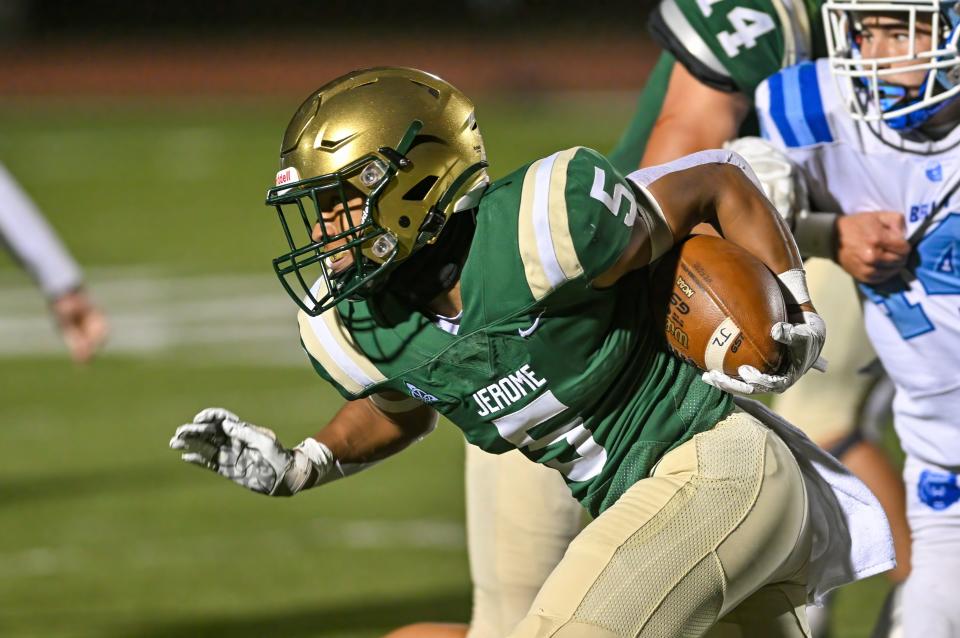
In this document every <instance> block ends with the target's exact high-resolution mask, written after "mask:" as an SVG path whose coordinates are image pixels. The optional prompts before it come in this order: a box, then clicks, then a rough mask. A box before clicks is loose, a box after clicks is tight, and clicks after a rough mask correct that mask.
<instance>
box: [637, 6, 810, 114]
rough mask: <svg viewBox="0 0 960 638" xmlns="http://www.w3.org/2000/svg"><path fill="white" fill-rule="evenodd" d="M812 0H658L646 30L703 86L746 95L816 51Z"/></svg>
mask: <svg viewBox="0 0 960 638" xmlns="http://www.w3.org/2000/svg"><path fill="white" fill-rule="evenodd" d="M819 6H820V2H819V1H818V0H662V2H661V3H660V4H659V5H658V6H657V8H656V9H655V10H654V11H653V13H652V14H651V16H650V30H651V32H652V34H653V36H654V38H655V39H656V40H658V41H659V43H660V44H661V46H663V47H664V48H665V49H667V50H669V51H670V52H671V53H672V54H673V55H674V57H676V58H677V60H679V61H680V62H681V63H682V64H683V65H684V66H685V67H686V68H687V70H688V71H690V73H691V74H692V75H693V76H694V77H696V78H697V79H699V80H700V81H701V82H703V83H704V84H706V85H708V86H712V87H714V88H717V89H720V90H723V91H730V92H734V91H739V92H742V93H744V94H746V95H748V96H750V95H752V94H753V91H754V89H755V88H756V86H757V84H759V83H760V81H762V80H763V79H764V78H766V77H767V76H769V75H770V74H772V73H774V72H776V71H777V70H779V69H781V68H783V67H784V66H789V65H792V64H795V63H797V62H799V61H802V60H807V59H809V58H810V57H811V56H812V52H813V51H816V50H819V49H820V48H821V47H820V44H819V42H817V40H819V39H821V36H820V32H821V29H819V28H818V25H819V20H820V17H819Z"/></svg>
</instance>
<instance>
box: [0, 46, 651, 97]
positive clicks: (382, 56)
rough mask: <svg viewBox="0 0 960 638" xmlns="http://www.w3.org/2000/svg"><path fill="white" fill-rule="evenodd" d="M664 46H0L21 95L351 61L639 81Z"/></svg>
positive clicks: (187, 91) (136, 89)
mask: <svg viewBox="0 0 960 638" xmlns="http://www.w3.org/2000/svg"><path fill="white" fill-rule="evenodd" d="M656 55H657V49H656V47H655V45H653V44H651V43H650V42H649V40H647V39H646V38H639V37H638V38H634V39H632V40H631V39H630V38H627V37H623V36H622V35H621V34H618V35H617V36H615V37H610V38H608V39H601V38H599V37H598V38H597V39H594V40H587V41H584V40H583V39H579V38H578V39H573V38H561V37H557V36H549V37H546V36H539V39H535V40H532V39H525V40H519V39H503V40H491V39H489V38H483V39H481V38H476V39H459V40H450V41H446V42H438V41H436V40H433V41H430V42H422V41H413V40H394V41H388V40H384V39H368V40H366V41H358V40H350V41H342V42H332V41H330V40H326V41H324V42H319V41H314V40H304V39H302V38H301V39H300V40H298V41H291V40H270V41H264V40H262V39H261V40H256V39H254V38H253V37H251V38H249V39H242V40H240V39H238V40H222V39H217V40H212V41H208V42H201V41H195V40H194V41H180V42H172V41H169V40H164V41H156V42H150V41H146V42H145V41H136V42H134V41H129V42H93V41H82V42H80V41H75V42H54V43H50V42H21V43H18V44H17V45H14V46H8V47H6V48H2V49H0V87H2V91H0V93H2V94H3V95H5V96H8V97H15V96H23V97H27V96H69V95H79V96H91V97H93V96H137V95H147V96H149V95H201V96H202V95H210V96H213V95H224V94H228V95H259V94H288V93H289V94H296V95H300V94H304V93H308V92H309V91H311V90H313V89H314V88H316V86H317V85H318V84H320V83H322V82H323V81H325V80H327V79H329V78H332V77H335V76H336V75H339V74H340V73H343V72H345V71H348V70H350V69H355V68H362V67H368V66H377V65H385V64H391V65H402V66H412V67H417V68H421V69H424V70H429V71H432V72H434V73H437V74H438V75H440V76H442V77H444V78H445V79H447V80H449V81H450V82H452V83H454V84H455V85H457V86H459V87H461V88H463V89H464V90H466V91H475V90H506V91H521V90H527V91H540V90H561V91H562V90H635V89H637V88H638V87H640V86H641V85H642V83H643V81H644V80H645V78H646V76H647V74H648V73H649V70H650V67H651V66H652V64H653V61H654V59H655V57H656Z"/></svg>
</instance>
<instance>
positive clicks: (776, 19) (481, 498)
mask: <svg viewBox="0 0 960 638" xmlns="http://www.w3.org/2000/svg"><path fill="white" fill-rule="evenodd" d="M821 5H822V0H664V1H663V2H661V3H660V4H659V5H658V7H657V8H656V9H655V10H654V13H653V15H652V18H651V27H652V28H651V30H652V32H653V33H654V35H655V37H656V39H657V40H658V41H659V43H660V44H661V45H662V46H663V47H664V49H665V50H664V52H663V54H662V55H661V56H660V58H659V60H658V61H657V63H656V65H655V67H654V69H653V71H652V73H651V75H650V77H649V78H648V80H647V83H646V85H645V87H644V90H643V91H642V92H641V95H640V98H639V101H638V104H637V109H636V114H635V116H634V118H633V119H632V120H631V122H630V123H629V125H628V127H627V130H626V131H625V133H624V135H623V137H622V138H621V140H620V141H619V143H618V144H617V146H616V148H615V149H614V150H613V151H612V153H611V154H610V159H611V162H612V163H613V165H614V166H615V167H616V168H617V169H618V170H620V171H621V172H622V173H627V172H629V171H632V170H633V169H635V168H637V166H638V165H642V166H650V165H653V164H657V163H662V162H668V161H671V160H674V159H676V158H677V157H680V156H682V155H685V154H688V153H692V152H695V151H698V150H702V149H707V148H716V147H720V146H722V145H723V144H724V143H725V142H727V141H728V140H731V139H733V138H736V137H738V136H742V135H756V134H757V132H758V130H757V122H756V118H755V116H754V115H753V111H752V108H751V104H752V99H753V92H754V89H755V88H756V86H757V84H758V83H759V82H760V81H761V80H763V79H764V78H766V77H767V76H769V75H772V74H773V73H775V72H777V71H779V70H780V69H781V68H783V67H784V66H789V65H791V64H795V63H797V62H801V61H803V60H806V59H813V58H815V57H820V56H822V55H825V54H826V47H825V44H824V39H823V30H822V24H823V23H822V19H821V17H820V9H821ZM678 61H679V62H680V63H679V64H677V62H678ZM737 150H738V151H739V152H741V154H743V155H744V156H745V157H746V158H747V159H748V160H750V161H751V163H752V164H753V167H754V169H755V170H757V172H758V175H759V177H760V179H761V182H762V183H763V185H764V190H765V192H766V193H767V194H768V196H770V197H771V199H772V200H773V201H774V203H775V204H777V206H778V209H780V210H783V211H794V210H796V209H797V208H799V207H800V206H802V203H803V202H802V197H799V196H797V195H796V193H795V192H794V189H793V185H794V180H793V179H792V177H791V176H789V175H788V176H787V177H786V179H784V178H783V166H782V163H777V162H776V161H775V160H772V158H769V157H765V156H763V155H757V154H756V153H752V154H748V151H750V150H752V149H751V148H742V147H738V148H737ZM787 170H788V171H789V170H790V168H789V167H787ZM808 270H810V271H812V272H811V273H810V275H812V276H813V280H812V283H811V285H813V284H814V283H818V284H819V285H818V290H817V291H816V294H814V297H815V298H817V299H818V301H820V304H821V310H826V311H828V312H829V314H830V318H828V323H830V324H831V325H832V326H834V325H836V326H838V327H840V326H843V327H847V326H849V329H848V330H844V332H843V334H842V335H841V334H840V333H839V332H836V331H834V334H835V335H836V338H835V339H832V340H831V341H830V342H828V345H827V348H828V351H827V352H826V353H825V354H826V358H827V359H828V360H829V361H830V362H831V363H830V373H829V374H828V375H807V376H805V377H804V378H803V379H801V380H800V382H799V384H798V386H796V387H795V388H793V389H791V391H790V392H788V393H786V394H784V395H778V396H777V397H776V398H775V399H776V400H775V402H774V406H775V408H776V409H777V411H778V412H779V413H781V414H783V415H784V416H786V418H787V419H788V420H790V421H792V422H794V423H797V424H799V425H800V426H801V427H802V428H803V429H804V431H805V432H806V433H807V434H808V435H809V436H811V437H812V438H814V440H815V441H817V442H818V443H820V444H821V445H824V446H825V447H826V448H827V449H829V450H831V451H833V452H834V453H835V454H836V455H837V456H838V457H840V458H841V459H842V460H843V461H844V462H845V463H846V464H848V466H849V467H850V468H851V469H853V471H854V472H855V473H857V475H858V476H859V477H860V478H862V479H863V480H864V481H866V482H867V484H868V485H869V486H870V488H871V489H872V490H873V491H874V493H876V494H877V495H879V497H880V499H881V502H882V503H883V505H884V507H885V510H886V511H887V514H888V517H889V518H890V521H891V527H892V528H893V530H894V538H895V540H896V545H897V566H896V568H894V569H893V570H891V572H890V574H889V575H890V577H891V580H893V581H894V582H900V581H902V580H903V579H904V578H905V577H906V574H907V572H908V571H909V563H910V561H909V531H908V529H907V524H906V518H905V515H904V509H905V506H904V493H903V488H902V485H901V481H900V479H899V475H898V473H897V471H896V470H895V469H894V468H893V467H892V465H891V464H890V462H889V460H887V458H886V457H885V456H884V454H883V452H882V451H881V450H880V448H879V447H878V446H876V445H875V444H873V443H871V442H870V441H867V440H864V439H862V438H861V437H860V434H859V426H860V423H861V420H862V419H863V418H864V415H863V414H862V406H863V405H864V403H865V401H864V397H865V396H866V394H867V393H868V392H869V391H870V390H871V388H872V387H873V385H874V381H875V379H874V378H873V377H872V376H870V375H867V374H862V373H860V372H859V370H860V369H861V368H862V367H863V366H864V365H865V364H867V363H868V362H869V361H871V360H872V359H873V358H874V357H873V355H872V349H871V348H870V346H869V343H868V342H867V341H866V337H865V335H864V334H863V330H862V328H861V326H860V325H859V324H858V323H857V322H850V321H838V319H839V320H842V319H844V318H846V317H849V316H855V315H856V314H857V313H859V308H858V307H857V303H856V299H855V298H854V297H853V296H852V295H849V294H846V293H848V290H846V289H845V288H843V287H841V286H837V285H836V282H837V281H838V273H837V272H836V270H835V269H834V268H832V267H831V262H830V261H828V260H824V259H816V260H813V261H812V262H808ZM839 277H845V275H843V274H839ZM819 282H822V283H819ZM824 302H826V306H825V308H824ZM845 344H846V345H847V346H848V347H846V348H844V347H843V346H844V345H845ZM858 344H859V345H858ZM838 347H839V348H840V350H838V349H837V348H838ZM837 388H841V389H842V390H843V391H842V392H838V391H837V390H836V389H837ZM466 485H467V530H468V534H467V540H468V548H469V556H470V571H471V577H472V580H473V589H474V592H473V613H472V618H471V622H470V626H469V636H470V638H489V637H493V636H500V635H504V634H505V633H506V632H507V628H509V627H512V626H513V625H514V624H515V622H516V619H519V618H520V617H522V615H523V614H524V613H525V612H526V609H527V608H528V607H529V604H530V602H531V601H532V600H533V597H534V596H535V594H536V591H537V590H538V589H539V586H540V584H541V583H542V582H543V580H544V578H545V577H546V575H547V574H549V572H550V571H551V569H552V568H553V566H554V565H556V563H557V562H558V561H559V560H560V558H561V557H562V556H563V553H564V550H565V549H566V547H567V544H568V543H569V540H570V539H572V538H573V537H574V536H575V535H576V534H577V532H578V531H579V530H580V528H581V526H582V522H581V517H580V511H579V507H578V506H577V503H576V501H575V500H574V499H572V498H570V496H569V494H568V491H567V489H566V486H565V485H564V484H563V482H562V481H560V480H559V477H557V476H555V475H553V474H552V473H550V472H545V471H542V468H540V467H539V466H531V464H529V463H524V462H523V461H522V459H520V458H518V455H515V454H503V455H497V456H492V455H489V454H485V453H484V452H483V451H481V450H480V449H479V448H475V447H469V448H468V450H467V471H466ZM517 485H522V486H523V487H522V488H521V487H516V486H517ZM521 532H522V533H521ZM521 559H526V560H521ZM816 618H817V620H818V624H821V625H826V623H827V618H826V617H825V612H824V609H823V608H821V609H818V610H817V617H816ZM457 631H458V632H459V633H457ZM433 632H436V633H433ZM466 633H467V628H466V627H461V628H460V629H459V630H455V629H454V628H452V627H449V626H443V627H439V626H428V625H416V626H411V627H409V628H407V630H406V631H403V632H397V633H395V634H391V636H390V638H428V637H433V638H445V636H447V635H455V636H463V635H464V634H466ZM818 633H819V632H818Z"/></svg>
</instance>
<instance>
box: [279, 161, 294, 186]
mask: <svg viewBox="0 0 960 638" xmlns="http://www.w3.org/2000/svg"><path fill="white" fill-rule="evenodd" d="M299 181H300V173H299V172H297V169H296V168H294V167H293V166H291V167H290V168H285V169H283V170H282V171H279V172H278V173H277V184H276V185H277V186H283V185H284V184H289V183H291V182H299Z"/></svg>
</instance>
